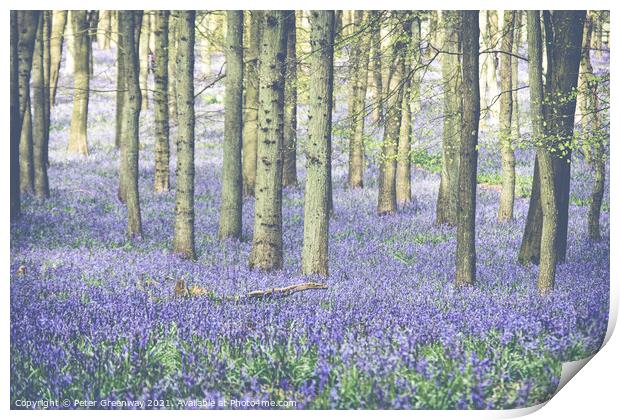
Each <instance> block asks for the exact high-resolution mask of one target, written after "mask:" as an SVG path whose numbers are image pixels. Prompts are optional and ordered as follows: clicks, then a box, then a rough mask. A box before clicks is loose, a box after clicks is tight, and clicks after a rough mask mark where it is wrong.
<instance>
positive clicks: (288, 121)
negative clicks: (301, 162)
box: [282, 10, 298, 187]
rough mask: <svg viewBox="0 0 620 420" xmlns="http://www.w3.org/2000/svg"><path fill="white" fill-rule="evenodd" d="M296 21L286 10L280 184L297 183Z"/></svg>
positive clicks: (290, 11)
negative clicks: (282, 142)
mask: <svg viewBox="0 0 620 420" xmlns="http://www.w3.org/2000/svg"><path fill="white" fill-rule="evenodd" d="M296 24H297V21H296V18H295V11H294V10H286V11H285V16H284V25H285V31H286V77H285V80H284V145H283V154H282V155H283V156H282V157H283V162H282V165H283V166H282V185H283V186H284V187H288V186H294V185H297V83H298V81H297V53H296V52H295V49H296V45H297V31H296V26H297V25H296Z"/></svg>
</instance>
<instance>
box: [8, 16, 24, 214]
mask: <svg viewBox="0 0 620 420" xmlns="http://www.w3.org/2000/svg"><path fill="white" fill-rule="evenodd" d="M18 13H22V12H18V11H15V10H11V88H10V95H11V147H10V161H11V200H10V201H11V210H10V213H11V216H10V218H11V221H15V220H17V219H18V218H19V217H20V215H21V194H20V190H19V138H20V134H21V128H22V124H21V123H22V121H21V119H22V116H21V115H20V104H19V64H18V62H19V52H18V51H19V48H18V43H19V39H18V38H19V32H20V31H19V29H20V28H19V27H18Z"/></svg>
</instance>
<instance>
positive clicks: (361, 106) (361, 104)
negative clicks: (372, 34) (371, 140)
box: [348, 10, 369, 188]
mask: <svg viewBox="0 0 620 420" xmlns="http://www.w3.org/2000/svg"><path fill="white" fill-rule="evenodd" d="M365 22H366V21H365V20H364V11H363V10H356V11H355V20H354V25H355V28H354V31H355V32H356V33H357V32H359V31H360V28H361V27H362V25H364V24H365ZM368 41H369V39H368V36H367V35H366V34H365V33H362V34H360V35H359V36H358V39H357V40H356V42H355V44H354V46H353V51H352V54H351V61H352V64H351V65H350V66H351V70H352V71H351V73H350V77H349V83H350V85H351V92H350V98H351V99H350V100H349V121H350V129H349V135H350V136H351V137H350V139H351V140H350V142H349V175H348V183H349V188H363V187H364V117H365V116H366V108H365V99H366V89H367V86H368V58H369V57H368V56H369V51H368V49H369V48H368V47H369V43H368Z"/></svg>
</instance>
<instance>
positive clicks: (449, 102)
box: [436, 11, 462, 226]
mask: <svg viewBox="0 0 620 420" xmlns="http://www.w3.org/2000/svg"><path fill="white" fill-rule="evenodd" d="M442 20H443V24H444V28H445V29H444V46H443V50H444V51H445V53H444V54H442V56H441V73H442V78H443V92H444V100H443V104H444V105H443V108H444V120H443V146H442V159H441V178H440V181H439V193H438V195H437V215H436V221H437V223H438V224H447V225H450V226H454V225H455V224H456V218H457V216H456V213H457V208H456V203H457V196H458V182H459V181H458V176H459V141H460V136H461V119H462V118H461V111H462V102H461V90H462V86H461V85H462V79H461V77H462V76H461V67H460V63H459V55H458V54H459V51H460V47H459V27H460V16H459V12H457V11H443V12H442Z"/></svg>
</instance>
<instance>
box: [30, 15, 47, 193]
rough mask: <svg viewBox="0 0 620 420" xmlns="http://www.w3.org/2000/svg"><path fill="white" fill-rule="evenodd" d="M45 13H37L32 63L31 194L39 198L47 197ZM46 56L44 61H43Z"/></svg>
mask: <svg viewBox="0 0 620 420" xmlns="http://www.w3.org/2000/svg"><path fill="white" fill-rule="evenodd" d="M48 14H49V12H48V11H42V12H41V13H40V14H39V23H38V29H37V39H36V43H35V49H34V56H33V63H32V112H33V114H32V139H33V170H34V191H35V195H36V196H37V197H39V198H48V197H49V184H48V178H47V139H48V130H49V113H48V112H47V107H48V106H49V97H50V92H49V85H48V80H46V76H47V77H49V51H48V53H46V48H47V47H49V44H48V41H47V40H48V39H49V16H48ZM46 57H47V61H46Z"/></svg>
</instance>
